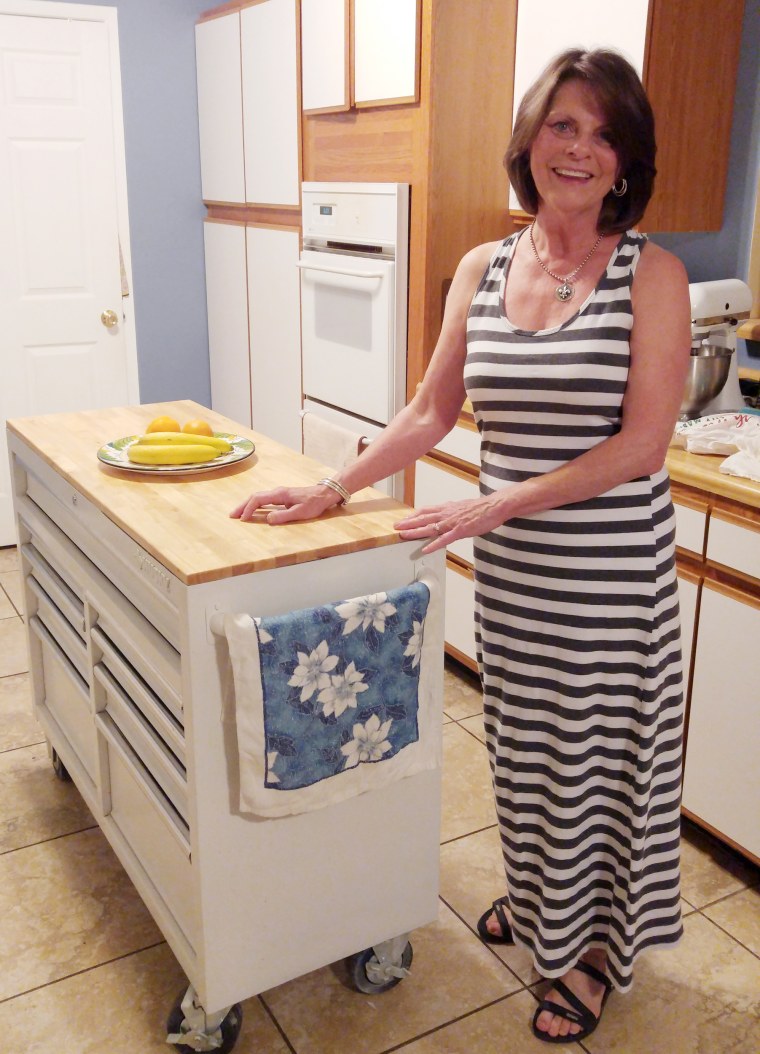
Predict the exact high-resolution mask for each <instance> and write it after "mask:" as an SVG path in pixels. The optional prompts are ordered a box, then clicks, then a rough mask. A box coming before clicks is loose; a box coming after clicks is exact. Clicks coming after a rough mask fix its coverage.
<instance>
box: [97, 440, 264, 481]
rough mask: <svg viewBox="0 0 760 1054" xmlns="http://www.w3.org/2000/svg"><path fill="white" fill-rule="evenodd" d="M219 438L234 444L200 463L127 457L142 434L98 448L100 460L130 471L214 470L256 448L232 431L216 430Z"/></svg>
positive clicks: (243, 457)
mask: <svg viewBox="0 0 760 1054" xmlns="http://www.w3.org/2000/svg"><path fill="white" fill-rule="evenodd" d="M214 435H215V436H216V437H217V438H218V439H226V440H227V441H228V442H230V443H231V444H232V450H230V451H229V453H227V454H219V455H217V457H215V458H214V460H213V461H203V462H201V464H199V465H137V464H135V462H134V461H130V460H129V458H128V457H127V449H128V447H130V446H131V445H132V443H136V442H137V440H138V439H139V438H140V436H123V437H122V438H121V439H114V440H112V441H111V442H110V443H106V444H105V445H104V446H102V447H101V448H100V450H98V460H99V461H102V462H103V464H104V465H111V466H112V467H113V468H121V469H126V470H127V471H128V472H162V473H165V472H212V471H213V470H214V469H217V468H223V467H224V466H225V465H234V464H235V463H236V462H237V461H243V460H244V459H245V458H247V457H250V456H251V454H252V453H253V451H254V450H255V449H256V448H255V447H254V445H253V443H252V442H251V440H250V439H243V437H242V436H236V435H232V434H231V433H230V432H214Z"/></svg>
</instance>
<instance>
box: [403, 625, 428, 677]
mask: <svg viewBox="0 0 760 1054" xmlns="http://www.w3.org/2000/svg"><path fill="white" fill-rule="evenodd" d="M424 633H425V620H424V619H422V621H420V622H418V621H417V619H412V634H411V636H410V637H409V640H408V641H407V645H406V648H405V649H404V655H405V656H411V659H412V669H414V667H415V666H419V664H420V657H421V655H422V640H423V637H424Z"/></svg>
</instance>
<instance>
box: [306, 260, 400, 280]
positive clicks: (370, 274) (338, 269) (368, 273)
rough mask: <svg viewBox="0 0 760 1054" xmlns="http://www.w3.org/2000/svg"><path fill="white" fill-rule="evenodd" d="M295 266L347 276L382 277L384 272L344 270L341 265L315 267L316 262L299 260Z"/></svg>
mask: <svg viewBox="0 0 760 1054" xmlns="http://www.w3.org/2000/svg"><path fill="white" fill-rule="evenodd" d="M296 267H300V268H301V270H302V271H321V272H324V273H325V274H343V275H346V276H347V277H348V278H384V277H385V274H384V272H383V271H346V270H344V269H343V268H341V267H317V266H316V264H310V263H304V262H303V261H302V260H299V261H298V262H297V263H296Z"/></svg>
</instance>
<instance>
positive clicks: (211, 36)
mask: <svg viewBox="0 0 760 1054" xmlns="http://www.w3.org/2000/svg"><path fill="white" fill-rule="evenodd" d="M195 59H196V69H197V81H198V126H199V135H200V151H201V188H202V193H203V200H204V201H233V202H243V201H245V178H244V167H243V98H242V87H241V74H240V15H239V13H238V12H237V11H235V12H233V13H232V14H229V15H224V16H222V17H219V18H211V19H209V20H208V21H207V22H200V23H198V25H197V26H196V27H195Z"/></svg>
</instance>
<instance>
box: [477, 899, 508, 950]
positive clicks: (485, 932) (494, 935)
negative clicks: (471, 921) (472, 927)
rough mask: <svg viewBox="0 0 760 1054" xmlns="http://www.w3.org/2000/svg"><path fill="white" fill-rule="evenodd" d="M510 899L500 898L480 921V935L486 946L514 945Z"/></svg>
mask: <svg viewBox="0 0 760 1054" xmlns="http://www.w3.org/2000/svg"><path fill="white" fill-rule="evenodd" d="M508 903H509V898H508V897H499V898H498V900H495V901H494V902H493V904H492V906H491V908H490V909H489V910H488V911H486V912H485V914H483V915H481V916H480V918H479V919H478V933H479V934H480V938H481V940H484V941H485V942H486V944H514V938H513V936H512V916H511V915H510V914H509V908H508V907H507V904H508Z"/></svg>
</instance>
